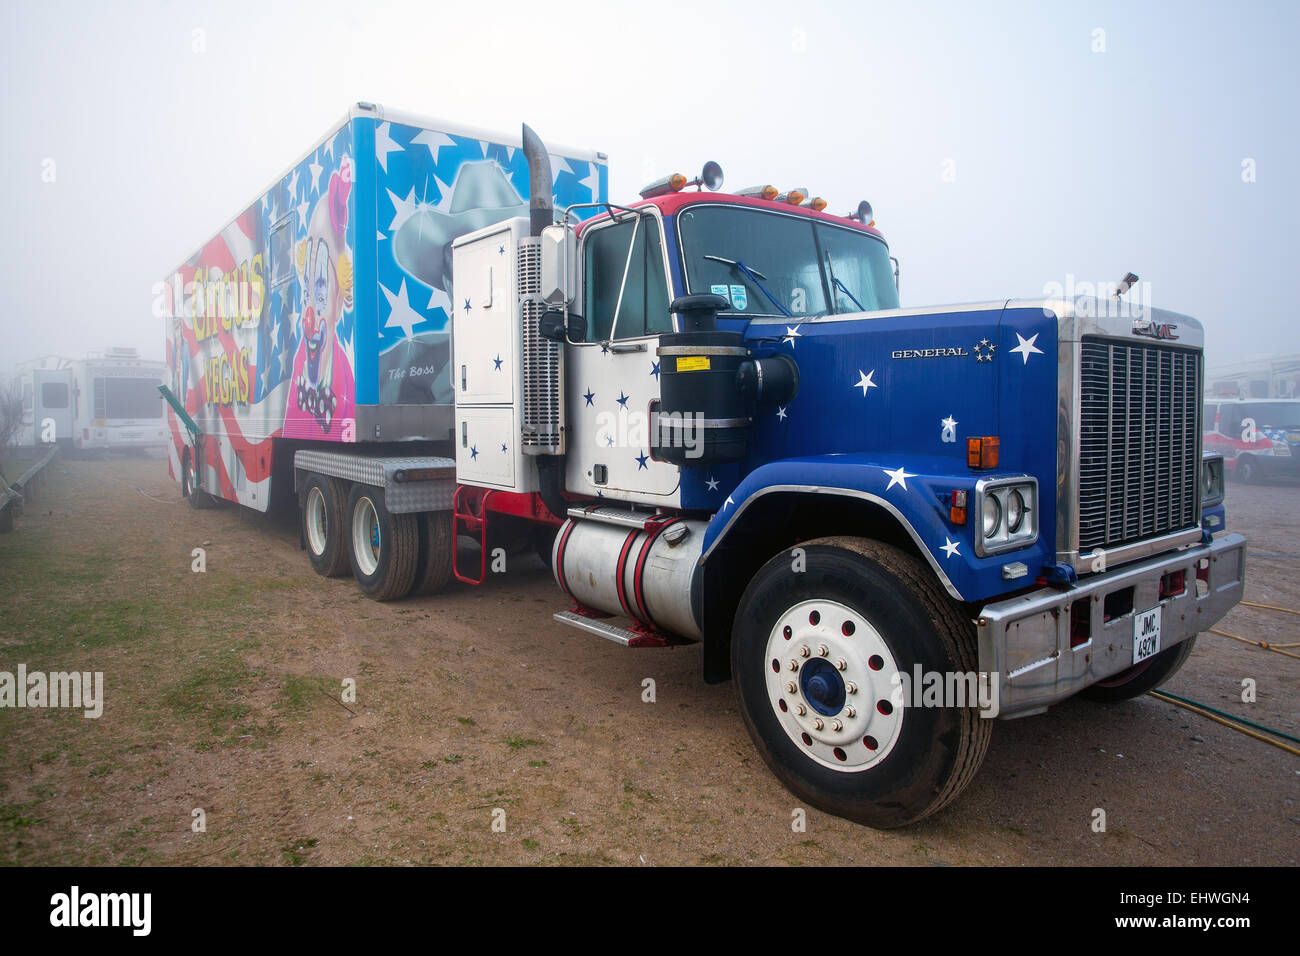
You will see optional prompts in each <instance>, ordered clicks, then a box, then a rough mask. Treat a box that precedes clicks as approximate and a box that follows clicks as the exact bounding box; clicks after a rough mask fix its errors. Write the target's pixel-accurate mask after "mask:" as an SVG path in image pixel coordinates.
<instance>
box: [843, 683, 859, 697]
mask: <svg viewBox="0 0 1300 956" xmlns="http://www.w3.org/2000/svg"><path fill="white" fill-rule="evenodd" d="M844 689H845V690H847V691H848V692H849V693H850V694H856V693H857V692H858V685H857V684H855V683H853V681H848V682H847V683H845V685H844Z"/></svg>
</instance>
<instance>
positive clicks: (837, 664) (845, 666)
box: [835, 661, 849, 671]
mask: <svg viewBox="0 0 1300 956" xmlns="http://www.w3.org/2000/svg"><path fill="white" fill-rule="evenodd" d="M835 669H836V670H841V671H846V670H848V669H849V665H848V664H846V663H844V662H843V661H836V662H835Z"/></svg>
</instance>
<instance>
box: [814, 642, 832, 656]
mask: <svg viewBox="0 0 1300 956" xmlns="http://www.w3.org/2000/svg"><path fill="white" fill-rule="evenodd" d="M829 653H830V651H828V650H826V645H825V644H818V645H817V654H818V655H819V656H821V657H825V656H826V655H827V654H829Z"/></svg>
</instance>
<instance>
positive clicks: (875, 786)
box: [731, 537, 993, 827]
mask: <svg viewBox="0 0 1300 956" xmlns="http://www.w3.org/2000/svg"><path fill="white" fill-rule="evenodd" d="M799 548H800V549H801V550H802V554H801V555H795V554H793V553H792V551H790V550H787V551H784V552H782V553H781V554H778V555H777V556H776V557H775V558H773V559H772V560H771V561H769V562H768V563H767V564H765V565H764V566H763V567H762V568H761V569H760V570H759V572H758V573H757V574H756V575H755V576H754V578H753V580H752V581H750V583H749V586H748V587H747V588H746V589H745V594H744V596H743V597H742V598H741V601H740V606H739V608H738V609H737V611H736V620H735V627H734V629H733V632H732V643H731V654H732V673H733V674H734V675H735V678H736V691H737V694H738V696H739V698H740V710H741V714H742V715H743V716H744V719H745V726H746V727H747V728H748V730H749V733H750V736H751V737H752V738H753V740H754V745H755V746H756V747H757V749H758V752H759V754H760V755H761V756H762V758H763V760H764V761H765V762H766V763H767V765H768V767H770V768H771V770H772V772H773V773H775V774H776V776H777V777H778V778H780V780H781V781H782V782H783V783H784V784H785V785H786V786H787V787H788V788H789V789H790V790H791V791H792V792H793V793H794V794H795V795H796V796H797V797H799V798H800V799H802V800H805V801H807V802H808V803H809V804H811V805H812V806H815V807H818V808H820V809H822V810H825V811H827V812H828V813H833V814H836V815H837V816H842V817H847V818H848V819H850V820H855V821H857V822H858V823H864V824H866V825H868V826H873V827H897V826H903V825H905V824H908V823H912V822H914V821H916V820H919V819H921V818H922V817H925V816H928V815H929V814H931V813H934V812H935V811H936V810H938V809H940V808H941V807H943V806H944V805H945V804H947V803H948V802H949V801H951V800H952V799H953V798H955V797H956V796H957V794H959V793H961V791H962V790H963V789H965V787H966V785H967V784H969V783H970V781H971V779H972V778H973V777H974V776H975V772H976V771H977V770H978V769H979V766H980V763H981V762H982V761H983V759H984V754H985V752H986V751H987V749H988V743H989V738H990V736H991V733H992V723H993V722H992V721H991V720H985V719H981V717H980V714H979V707H978V703H977V701H971V700H968V701H966V702H965V703H966V704H967V706H957V705H956V703H955V702H954V701H951V700H944V701H942V704H943V706H921V705H919V704H918V703H917V702H915V701H914V700H910V699H905V697H904V695H903V694H902V693H901V688H900V686H899V683H898V681H897V680H896V679H895V676H894V675H895V674H903V675H907V676H908V677H909V678H910V677H911V676H912V675H913V674H914V673H915V668H917V667H919V668H920V669H921V671H922V672H923V673H925V674H931V673H935V674H939V675H943V676H944V677H945V678H946V677H947V675H949V674H969V675H974V674H975V672H976V670H977V667H978V659H977V650H976V641H975V634H974V631H973V628H972V626H971V625H970V623H969V621H967V620H965V619H964V618H963V617H962V615H961V614H960V612H959V610H958V608H957V606H956V605H955V604H954V603H953V602H952V601H951V600H950V599H949V598H948V596H947V594H945V593H944V591H943V590H942V589H941V588H940V586H939V584H938V582H937V581H936V580H935V578H934V575H933V574H932V572H931V571H930V569H929V568H927V567H926V566H924V565H923V564H922V563H921V562H920V561H919V560H918V559H916V558H915V557H913V556H912V555H910V554H907V553H906V552H904V551H901V550H899V549H898V548H894V547H892V546H889V545H886V544H882V543H879V542H876V541H870V540H867V539H864V538H849V537H835V538H819V539H817V540H814V541H809V542H806V543H804V544H801V545H800V546H799ZM909 696H911V695H909Z"/></svg>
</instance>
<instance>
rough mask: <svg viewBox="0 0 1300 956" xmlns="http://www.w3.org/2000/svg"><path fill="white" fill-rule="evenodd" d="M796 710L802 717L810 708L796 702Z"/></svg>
mask: <svg viewBox="0 0 1300 956" xmlns="http://www.w3.org/2000/svg"><path fill="white" fill-rule="evenodd" d="M794 712H795V713H796V714H798V715H799V716H800V717H802V716H803V715H804V714H806V713H808V708H807V707H805V706H804V705H803V704H795V705H794Z"/></svg>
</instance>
